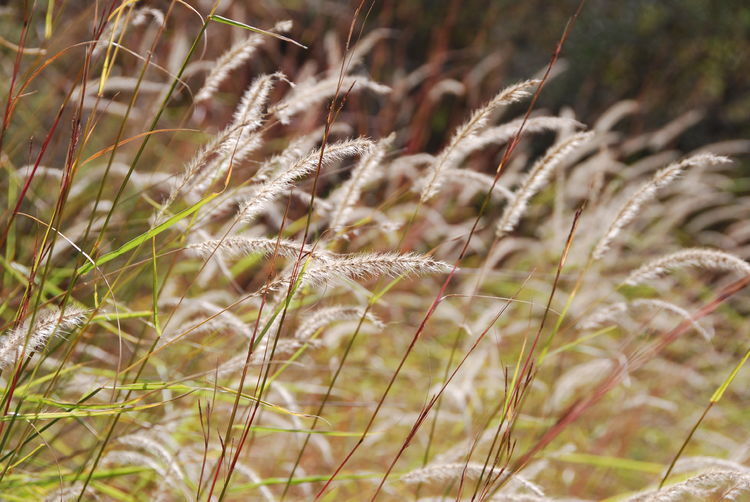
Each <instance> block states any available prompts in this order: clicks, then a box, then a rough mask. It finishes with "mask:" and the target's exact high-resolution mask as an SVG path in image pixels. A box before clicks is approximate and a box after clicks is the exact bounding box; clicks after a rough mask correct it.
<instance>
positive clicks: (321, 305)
mask: <svg viewBox="0 0 750 502" xmlns="http://www.w3.org/2000/svg"><path fill="white" fill-rule="evenodd" d="M52 4H55V5H52ZM169 5H170V7H168V8H165V10H164V11H161V10H156V9H155V8H153V7H147V8H140V7H139V6H138V5H137V4H136V3H127V2H126V3H121V4H118V3H117V2H111V3H108V4H107V6H105V7H102V6H97V8H95V7H90V8H89V9H88V10H87V9H83V11H84V12H85V14H86V15H87V16H90V17H91V18H92V19H93V20H94V21H95V22H94V23H93V28H90V27H89V26H86V27H84V26H82V25H80V26H79V25H76V24H74V23H67V22H63V21H67V20H68V19H72V16H74V13H73V11H72V8H71V7H70V6H65V5H62V6H60V10H59V11H57V14H54V15H52V14H51V15H50V16H48V17H40V13H41V12H43V9H42V7H40V6H36V7H35V8H34V9H32V8H29V9H28V10H23V9H19V10H17V11H16V12H14V14H13V15H15V16H21V17H22V18H23V17H26V18H28V19H27V20H28V22H27V23H25V24H20V25H18V26H22V28H21V29H20V30H16V31H18V33H17V38H18V42H19V43H18V44H17V45H18V47H17V49H16V50H15V52H12V53H11V52H7V51H6V52H1V53H0V60H1V61H2V71H3V72H4V74H5V75H6V77H7V81H8V82H9V87H8V89H7V92H6V93H5V95H4V97H5V101H6V107H5V109H6V112H5V115H4V119H3V125H2V130H0V164H1V165H2V169H3V170H4V172H5V173H6V174H7V176H6V177H4V178H3V179H2V180H1V183H0V189H2V191H3V193H4V194H5V195H4V200H3V207H4V208H6V210H5V212H4V213H3V215H2V219H0V225H2V227H1V228H2V233H0V242H1V243H2V250H1V251H2V252H1V253H0V260H1V261H2V278H0V288H2V295H0V316H1V317H2V325H3V326H2V335H0V370H1V371H2V373H1V379H2V380H1V381H2V387H3V396H2V400H0V404H2V414H0V464H2V467H1V468H0V493H3V494H6V493H8V494H12V499H13V500H40V499H44V498H48V499H50V500H59V499H63V500H65V499H72V500H75V499H79V500H88V499H102V500H140V499H141V498H143V497H146V498H147V499H149V500H182V499H193V498H194V499H196V500H249V499H254V498H258V499H263V500H281V499H287V500H300V499H301V500H308V499H309V500H313V499H321V500H322V499H324V498H326V497H328V498H331V497H332V498H335V499H337V500H338V499H357V500H358V499H361V498H372V499H374V498H377V497H380V498H382V499H386V498H387V499H393V500H402V499H405V498H415V499H419V500H422V499H424V500H428V499H432V498H436V499H441V498H443V499H449V500H554V499H556V498H565V497H569V496H573V497H585V498H597V499H599V498H604V497H610V496H615V495H617V496H622V497H635V499H638V500H639V498H638V497H640V499H645V500H678V499H679V498H680V497H683V496H687V495H688V494H690V495H693V496H696V497H703V496H705V497H708V496H714V495H715V494H720V493H723V494H727V493H729V494H731V495H732V496H734V497H737V498H739V497H741V496H743V494H745V493H747V491H748V487H747V482H746V479H745V478H746V474H747V473H746V472H745V470H746V468H745V467H744V464H745V463H746V462H747V458H746V455H745V454H744V447H743V442H742V440H741V438H739V437H738V436H737V435H736V431H737V430H739V429H738V427H741V426H742V425H743V420H742V418H743V416H744V415H743V414H742V410H743V407H742V402H741V395H732V392H733V389H735V388H741V387H742V385H741V383H740V382H737V380H742V381H743V382H744V380H743V379H746V375H745V373H746V372H743V371H742V369H743V365H744V364H745V362H746V360H747V359H748V354H747V353H746V347H745V346H744V345H743V344H744V341H743V337H742V335H746V334H748V333H747V323H746V322H745V318H746V316H747V312H748V310H747V302H746V301H745V298H744V296H743V293H742V292H743V291H744V288H745V287H746V286H747V284H748V283H750V265H749V264H748V262H747V261H746V260H747V258H748V242H750V232H747V231H746V229H747V225H746V221H744V216H743V214H744V213H743V212H742V210H743V209H746V208H747V207H746V206H747V201H746V200H745V198H743V197H742V196H737V195H736V194H733V193H731V192H728V191H727V190H726V188H727V183H729V182H731V180H732V174H733V173H731V172H728V171H726V169H727V166H728V165H729V158H728V157H725V156H723V154H725V153H727V152H726V150H727V149H729V150H732V148H730V147H727V145H724V146H721V145H719V146H717V147H716V149H717V154H711V153H706V152H698V153H696V152H693V153H689V154H688V155H685V156H683V155H681V154H678V153H676V152H662V151H659V149H660V148H661V147H662V146H663V145H665V144H668V143H669V141H670V138H674V137H675V134H678V132H679V131H678V129H679V128H680V127H684V126H685V124H689V123H692V122H691V121H692V120H693V119H694V116H690V117H687V118H684V117H683V118H682V119H681V120H679V121H676V122H673V123H671V124H668V125H667V126H665V127H664V128H662V129H661V130H656V131H651V132H649V133H647V134H642V135H640V136H637V137H635V138H629V137H628V136H627V135H625V134H621V132H620V131H618V130H617V127H618V123H619V120H620V119H621V118H623V117H624V116H625V115H627V114H631V113H636V111H637V110H636V107H635V106H633V103H632V102H626V103H619V104H615V105H614V106H613V107H612V109H611V110H609V111H608V112H607V113H605V114H604V116H603V117H602V118H601V119H600V120H599V121H598V122H597V123H596V125H595V126H594V128H593V129H592V130H591V131H582V132H581V131H580V130H581V129H584V128H585V126H584V124H583V123H582V122H581V121H579V120H577V119H576V118H575V117H573V116H572V115H571V114H569V113H568V114H563V116H560V117H556V116H552V115H540V114H537V112H536V110H535V107H536V103H537V98H538V96H539V94H540V93H541V92H543V89H544V87H545V86H546V85H554V82H548V81H549V78H550V75H551V72H550V71H548V72H547V73H545V76H544V77H543V78H541V79H533V80H528V81H523V82H521V83H517V84H514V85H511V86H510V87H505V88H504V89H503V90H501V91H500V92H499V93H497V92H493V93H492V94H494V97H493V98H491V99H489V101H481V100H477V106H476V107H475V109H474V110H462V113H461V114H457V115H460V116H456V117H455V120H453V121H452V122H451V123H453V124H456V126H455V129H454V130H453V132H450V131H447V132H446V134H445V136H444V138H445V140H444V144H442V145H439V146H435V148H433V149H432V150H433V151H430V152H421V153H420V152H418V151H413V149H412V148H411V147H412V146H413V145H414V144H417V143H418V141H416V140H415V138H418V137H420V136H421V135H422V134H423V133H424V131H423V130H422V129H420V127H423V126H424V122H423V121H422V120H423V119H422V118H423V117H424V113H415V114H414V115H415V118H414V123H413V124H409V126H408V127H403V123H402V120H403V114H402V113H389V106H393V103H394V101H389V100H405V101H403V102H398V103H396V104H397V105H398V106H401V107H403V110H417V112H418V111H419V110H420V109H421V108H420V105H419V104H418V103H417V101H418V99H417V98H416V97H415V96H412V95H411V94H410V92H411V91H410V89H414V88H415V86H416V87H419V86H420V85H424V86H425V91H424V100H426V101H422V103H426V102H428V101H430V100H431V102H434V101H436V100H437V101H439V100H441V99H445V98H446V96H448V95H454V94H456V93H458V95H460V96H464V95H465V96H471V95H474V94H477V93H479V92H480V91H479V89H478V88H476V89H475V88H473V87H471V86H469V85H468V84H470V83H472V82H473V84H475V85H476V86H479V84H480V83H481V78H480V77H477V75H479V74H486V73H482V72H480V71H479V70H481V68H479V69H477V72H474V73H473V74H472V75H470V77H471V78H469V77H467V78H466V79H465V80H464V81H462V82H457V81H455V79H447V78H446V79H442V82H443V84H442V85H437V83H435V82H432V79H431V78H427V77H425V75H428V74H429V72H426V70H425V69H424V68H423V69H422V70H418V71H415V72H414V74H412V75H405V76H403V78H401V79H399V78H394V79H393V80H394V81H388V82H379V81H376V80H377V79H375V78H374V77H369V76H365V74H364V73H363V72H362V68H363V67H367V65H368V63H369V54H370V52H371V51H374V50H377V48H378V44H382V43H385V42H386V41H387V40H388V37H389V36H390V35H391V34H392V32H390V31H388V30H382V29H381V30H375V31H373V32H371V33H370V34H369V35H367V34H362V33H360V31H359V25H358V23H359V22H360V21H361V20H362V19H363V16H364V13H363V12H361V11H357V12H356V15H355V22H354V23H353V24H352V25H351V28H350V30H349V32H348V38H347V39H346V41H345V43H344V44H343V46H339V45H338V43H337V42H336V41H335V36H334V35H329V37H328V38H327V39H326V40H327V42H326V48H327V54H325V56H326V62H327V66H326V69H325V70H320V71H319V70H317V69H314V68H313V66H312V65H308V66H302V67H297V66H298V65H297V64H296V63H297V62H298V61H297V58H298V57H299V54H298V53H296V52H294V51H296V50H298V49H299V47H298V46H297V45H294V44H291V45H287V44H290V43H291V42H289V41H290V40H291V39H295V38H297V37H299V36H302V34H303V33H305V32H304V31H303V30H301V29H294V28H292V25H291V24H290V23H288V22H281V23H276V22H275V20H270V21H269V22H268V23H264V25H265V26H275V27H274V28H273V29H271V30H269V31H266V30H262V29H257V28H254V27H253V26H250V25H247V24H246V23H244V22H240V21H237V20H233V18H232V17H231V16H230V14H232V13H235V14H236V13H237V12H240V11H242V9H241V8H239V7H238V8H237V9H233V8H221V7H220V6H219V5H218V4H217V5H215V6H214V7H213V8H212V9H208V10H205V11H204V10H201V9H204V8H205V7H200V6H199V7H196V8H195V10H193V9H192V8H188V6H187V4H185V3H182V2H174V3H171V4H169ZM56 6H57V4H56V3H55V2H50V5H49V6H47V7H46V8H47V9H51V10H49V11H44V12H53V13H54V12H55V11H54V8H55V7H56ZM40 9H42V10H40ZM196 12H197V13H198V14H199V15H200V19H201V22H200V23H198V17H197V16H196V15H195V14H196ZM55 16H59V17H55ZM235 17H236V16H235ZM0 19H1V18H0ZM149 19H150V20H152V21H149ZM55 20H57V21H55ZM16 21H17V20H16ZM11 24H13V23H11ZM0 26H2V24H0ZM34 27H36V28H40V27H43V28H44V27H48V28H49V30H46V31H47V33H48V39H44V38H37V36H38V35H37V32H38V33H44V32H45V30H36V29H31V28H34ZM53 28H54V29H53ZM88 30H92V31H88ZM207 33H208V34H209V35H208V38H207V39H206V38H205V37H206V34H207ZM278 33H285V34H286V35H285V36H284V37H279V36H278ZM566 33H567V32H566ZM232 34H233V35H232ZM248 35H249V36H248ZM359 35H362V36H361V37H360V36H359ZM232 36H238V37H239V39H238V41H237V42H236V43H231V42H230V41H229V40H228V39H229V38H231V37H232ZM287 36H288V37H289V38H287ZM305 36H310V35H309V34H307V35H305ZM566 36H567V35H564V36H563V39H562V40H561V42H564V40H565V38H566ZM277 37H278V38H277ZM319 38H321V39H322V38H323V37H322V36H321V37H319ZM206 40H208V43H207V44H206V45H205V46H204V45H203V44H204V43H205V41H206ZM58 41H59V42H58ZM79 42H85V43H79ZM305 42H307V43H309V42H310V41H309V40H305ZM58 43H60V44H62V43H65V44H68V45H66V46H65V49H64V50H63V51H62V52H55V53H54V54H53V52H54V50H55V48H56V47H57V44H58ZM561 45H562V43H561ZM35 46H39V48H41V49H40V50H34V51H30V50H28V48H35V49H36V47H35ZM227 47H229V49H226V48H227ZM3 50H5V49H3ZM309 57H310V58H313V57H314V55H311V56H309ZM556 57H557V54H556V55H555V57H554V58H553V60H552V63H551V64H550V70H552V69H553V67H554V63H555V61H556ZM372 59H373V60H375V59H377V58H376V57H374V56H373V58H372ZM290 62H293V63H294V64H290ZM206 63H208V64H206ZM281 69H283V71H284V74H282V73H280V70H281ZM53 71H54V72H59V73H60V74H62V75H65V76H66V77H67V78H68V79H69V80H68V81H66V83H65V84H63V85H62V86H61V87H59V88H58V87H56V86H55V84H54V83H53V81H52V79H44V78H41V76H42V75H45V76H46V75H47V73H48V72H53ZM483 71H484V70H483ZM374 74H376V73H375V72H373V75H374ZM477 79H479V80H477ZM432 84H435V85H433V86H432V90H429V87H430V85H432ZM435 89H437V90H435ZM193 90H196V92H192V91H193ZM391 90H392V92H390V91H391ZM446 90H447V91H450V92H444V91H446ZM360 91H365V92H361V93H360ZM368 91H370V92H368ZM459 91H460V92H459ZM451 99H453V98H451ZM479 103H482V104H479ZM513 104H515V106H521V107H523V108H524V109H525V110H526V112H525V113H524V112H522V113H521V115H520V116H517V117H515V118H511V119H507V118H501V116H500V112H502V111H505V109H506V108H508V109H509V110H514V109H515V108H513V107H510V105H513ZM379 107H380V108H379ZM372 110H379V111H380V113H378V114H376V115H371V114H370V112H371V111H372ZM391 111H393V110H391ZM47 113H49V115H45V114H47ZM371 123H372V124H374V125H372V127H369V126H368V124H371ZM363 124H364V125H363ZM678 126H679V127H678ZM199 130H200V131H201V132H198V131H199ZM384 130H385V131H388V132H387V133H386V134H382V132H383V131H384ZM532 133H543V135H542V136H541V137H534V138H531V134H532ZM29 138H32V139H31V140H29ZM500 147H502V148H503V150H502V151H498V149H499V148H500ZM539 152H543V153H541V154H540V153H539ZM719 153H721V154H722V155H719ZM676 158H681V159H682V160H676ZM686 199H688V200H689V203H687V204H686V203H685V200H686ZM691 230H695V232H694V233H691ZM654 256H659V257H660V258H656V259H653V257H654ZM685 268H691V269H698V270H700V271H703V272H705V273H702V274H700V277H699V278H700V280H696V277H695V274H688V273H674V274H670V275H669V278H668V279H669V280H667V278H666V276H667V274H668V273H670V272H673V271H674V272H676V271H678V270H679V269H685ZM689 331H693V332H697V333H698V334H700V335H701V336H699V337H691V336H683V335H684V334H685V333H687V332H689ZM743 354H744V355H743ZM720 400H721V403H719V401H720ZM719 408H720V411H721V412H722V413H723V416H722V417H720V419H716V420H714V419H713V416H712V415H710V414H709V411H710V410H711V409H714V410H717V411H718V409H719ZM701 413H702V414H701ZM696 417H700V418H699V419H697V421H696ZM664 424H669V428H667V427H665V426H664ZM696 459H699V460H696ZM717 466H718V467H719V469H718V470H713V471H710V470H708V469H710V468H714V467H717ZM660 485H661V488H657V487H659V486H660Z"/></svg>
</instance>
